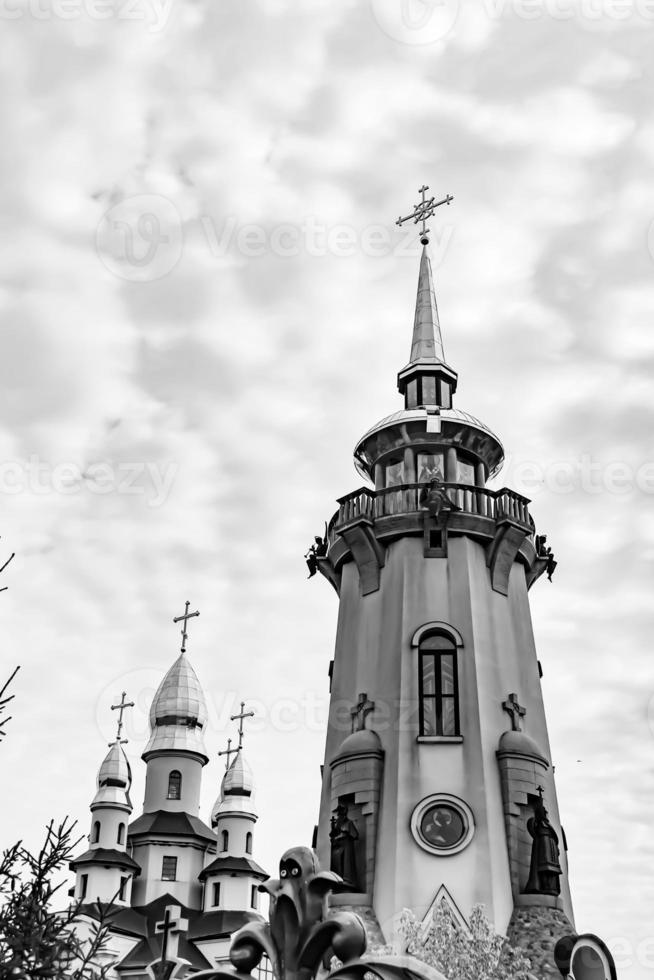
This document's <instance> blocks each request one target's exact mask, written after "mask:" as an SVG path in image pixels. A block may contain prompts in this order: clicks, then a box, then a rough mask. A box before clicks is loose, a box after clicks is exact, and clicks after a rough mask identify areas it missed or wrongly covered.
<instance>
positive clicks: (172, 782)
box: [168, 769, 182, 800]
mask: <svg viewBox="0 0 654 980" xmlns="http://www.w3.org/2000/svg"><path fill="white" fill-rule="evenodd" d="M181 798H182V774H181V772H180V771H179V769H173V771H172V772H171V773H170V775H169V776H168V799H169V800H181Z"/></svg>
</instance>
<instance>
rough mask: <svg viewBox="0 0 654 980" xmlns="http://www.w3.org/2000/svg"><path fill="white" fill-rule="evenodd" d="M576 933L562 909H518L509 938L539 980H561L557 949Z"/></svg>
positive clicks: (533, 907)
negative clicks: (555, 960) (555, 957)
mask: <svg viewBox="0 0 654 980" xmlns="http://www.w3.org/2000/svg"><path fill="white" fill-rule="evenodd" d="M574 934H575V930H574V927H573V926H572V924H571V922H570V920H569V919H568V917H567V915H566V914H565V912H562V911H561V910H560V909H552V908H545V907H542V906H532V907H531V908H516V909H514V911H513V915H512V916H511V921H510V922H509V928H508V932H507V938H508V940H509V942H510V943H511V945H512V946H519V947H520V949H521V950H522V951H523V952H524V954H525V956H528V957H529V959H530V960H531V971H532V973H533V975H534V977H537V978H538V980H561V974H560V973H559V971H558V969H557V966H556V963H555V962H554V947H555V946H556V944H557V942H558V941H559V939H561V938H562V937H563V936H570V935H574Z"/></svg>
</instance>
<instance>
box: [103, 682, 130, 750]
mask: <svg viewBox="0 0 654 980" xmlns="http://www.w3.org/2000/svg"><path fill="white" fill-rule="evenodd" d="M126 697H127V692H126V691H123V693H122V694H121V696H120V701H119V702H118V704H112V705H111V710H112V711H117V712H118V731H117V732H116V741H115V742H109V747H111V746H112V745H116V743H118V745H121V744H122V745H126V744H127V739H126V738H121V737H120V736H121V734H122V731H123V714H124V712H125V708H133V707H134V702H133V701H126V700H125V698H126Z"/></svg>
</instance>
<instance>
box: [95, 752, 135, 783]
mask: <svg viewBox="0 0 654 980" xmlns="http://www.w3.org/2000/svg"><path fill="white" fill-rule="evenodd" d="M108 783H113V784H114V785H120V786H125V787H126V788H127V789H129V787H130V786H131V784H132V770H131V769H130V765H129V762H128V761H127V756H126V755H125V753H124V752H123V749H122V746H121V745H119V744H118V742H114V744H113V745H112V746H111V747H110V748H109V751H108V752H107V754H106V756H105V757H104V760H103V762H102V765H101V766H100V768H99V770H98V789H100V787H101V786H106V785H107V784H108Z"/></svg>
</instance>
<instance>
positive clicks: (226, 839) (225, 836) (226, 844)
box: [223, 830, 229, 851]
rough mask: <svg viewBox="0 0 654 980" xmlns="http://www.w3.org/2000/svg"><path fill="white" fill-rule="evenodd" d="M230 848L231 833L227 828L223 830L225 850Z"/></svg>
mask: <svg viewBox="0 0 654 980" xmlns="http://www.w3.org/2000/svg"><path fill="white" fill-rule="evenodd" d="M228 848H229V833H228V832H227V831H226V830H223V851H226V850H228Z"/></svg>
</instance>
